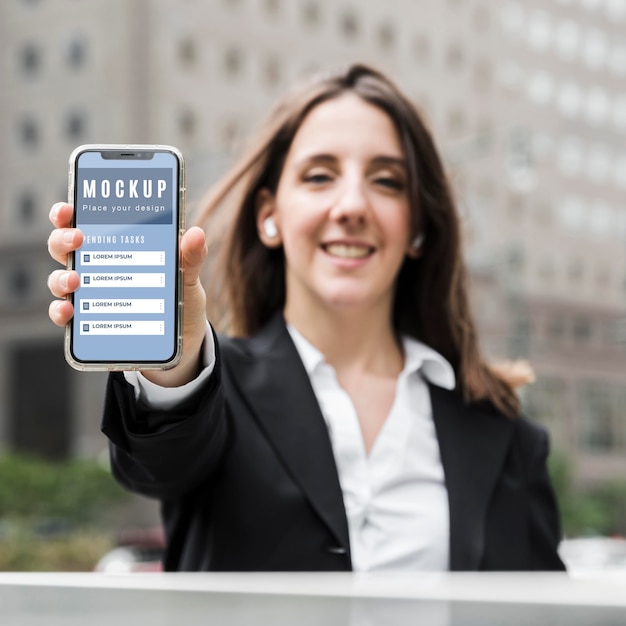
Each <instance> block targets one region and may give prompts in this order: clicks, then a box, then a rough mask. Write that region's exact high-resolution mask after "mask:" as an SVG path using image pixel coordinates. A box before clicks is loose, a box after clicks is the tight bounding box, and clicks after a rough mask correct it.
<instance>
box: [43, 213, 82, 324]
mask: <svg viewBox="0 0 626 626" xmlns="http://www.w3.org/2000/svg"><path fill="white" fill-rule="evenodd" d="M73 215H74V209H73V207H72V206H71V205H69V204H66V203H64V202H59V203H57V204H55V205H54V206H53V207H52V209H51V210H50V221H51V222H52V224H53V226H54V227H55V228H54V230H53V231H52V232H51V233H50V237H49V238H48V252H49V253H50V256H51V257H52V258H53V259H54V260H55V261H58V262H59V263H61V264H62V265H65V266H67V261H68V257H69V255H70V254H72V253H73V252H75V251H76V250H77V249H78V248H80V246H81V245H82V243H83V239H84V237H83V234H82V232H81V231H80V230H78V229H77V228H72V227H71V224H72V222H73ZM79 283H80V280H79V277H78V274H77V273H76V272H74V271H71V270H67V269H65V270H55V271H53V272H52V273H51V274H50V276H49V277H48V288H49V289H50V292H51V293H52V295H53V296H55V297H56V298H63V299H62V300H54V301H53V302H51V303H50V307H49V310H48V315H49V317H50V319H51V320H52V321H53V322H54V323H55V324H57V326H65V325H66V324H67V323H68V322H69V321H70V320H71V319H72V316H73V315H74V307H73V305H72V303H71V302H69V301H68V300H66V299H65V298H67V296H68V295H69V294H71V293H73V292H74V291H76V289H78V286H79Z"/></svg>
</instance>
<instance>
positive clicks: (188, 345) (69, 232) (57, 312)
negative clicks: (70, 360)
mask: <svg viewBox="0 0 626 626" xmlns="http://www.w3.org/2000/svg"><path fill="white" fill-rule="evenodd" d="M73 213H74V209H73V207H72V206H71V205H69V204H65V203H62V202H60V203H57V204H55V205H54V206H53V207H52V209H51V210H50V221H51V222H52V224H53V225H54V230H53V231H52V233H51V234H50V237H49V238H48V252H49V253H50V256H51V257H52V258H53V259H54V260H55V261H58V262H59V263H61V264H62V265H65V266H67V259H68V255H69V254H70V253H72V252H75V251H76V250H78V248H80V247H81V246H82V244H83V240H84V237H83V234H82V232H81V231H80V230H78V229H77V228H72V227H71V224H72V217H73ZM180 249H181V256H182V261H183V268H184V273H183V301H184V307H183V356H182V359H181V361H180V363H179V364H178V365H177V366H176V367H174V368H172V369H170V370H164V371H157V370H149V371H145V372H144V373H143V374H144V376H145V377H146V378H147V379H148V380H151V381H152V382H154V383H156V384H157V385H161V386H163V387H178V386H180V385H184V384H185V383H188V382H189V381H191V380H193V379H194V378H195V377H196V376H197V375H198V372H199V369H200V349H201V347H202V342H203V340H204V336H205V332H206V294H205V292H204V288H203V287H202V284H201V283H200V269H201V267H202V263H203V262H204V259H205V258H206V256H207V247H206V241H205V235H204V231H203V230H202V229H201V228H198V227H197V226H194V227H192V228H190V229H189V230H188V231H187V232H186V233H185V234H184V235H183V237H182V238H181V242H180ZM79 285H80V278H79V276H78V273H77V272H75V271H71V270H67V269H60V270H55V271H53V272H52V273H51V274H50V276H49V277H48V288H49V289H50V291H51V293H52V295H53V296H55V297H56V298H59V299H57V300H54V301H53V302H51V303H50V308H49V310H48V315H49V316H50V319H51V320H52V321H53V322H54V323H55V324H57V325H58V326H65V325H66V324H67V323H68V322H69V321H70V320H71V319H72V317H73V315H74V307H73V306H72V303H71V302H70V301H69V300H67V296H68V295H69V294H71V293H74V292H75V291H76V290H77V289H78V287H79Z"/></svg>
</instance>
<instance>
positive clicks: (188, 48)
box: [178, 37, 198, 66]
mask: <svg viewBox="0 0 626 626" xmlns="http://www.w3.org/2000/svg"><path fill="white" fill-rule="evenodd" d="M197 56H198V55H197V50H196V42H195V41H194V40H193V39H191V38H189V37H187V38H185V39H183V40H182V41H181V42H180V43H179V44H178V58H179V59H180V62H181V64H182V65H186V66H189V65H193V64H194V63H195V62H196V61H197Z"/></svg>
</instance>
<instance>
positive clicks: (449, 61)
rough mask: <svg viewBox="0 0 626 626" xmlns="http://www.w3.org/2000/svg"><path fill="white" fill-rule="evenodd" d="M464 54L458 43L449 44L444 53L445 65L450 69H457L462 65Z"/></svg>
mask: <svg viewBox="0 0 626 626" xmlns="http://www.w3.org/2000/svg"><path fill="white" fill-rule="evenodd" d="M463 61H464V55H463V48H461V46H460V45H459V44H456V43H455V44H452V45H451V46H449V48H448V51H447V53H446V65H447V66H448V69H450V70H458V69H460V68H461V67H463Z"/></svg>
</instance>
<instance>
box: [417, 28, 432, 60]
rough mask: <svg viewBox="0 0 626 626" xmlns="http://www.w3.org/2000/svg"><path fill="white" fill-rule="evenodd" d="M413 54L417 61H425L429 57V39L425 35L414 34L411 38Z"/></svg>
mask: <svg viewBox="0 0 626 626" xmlns="http://www.w3.org/2000/svg"><path fill="white" fill-rule="evenodd" d="M413 56H414V57H415V60H416V61H418V62H419V63H426V62H427V61H428V59H429V57H430V40H429V39H428V37H427V36H426V35H416V36H415V39H413Z"/></svg>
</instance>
